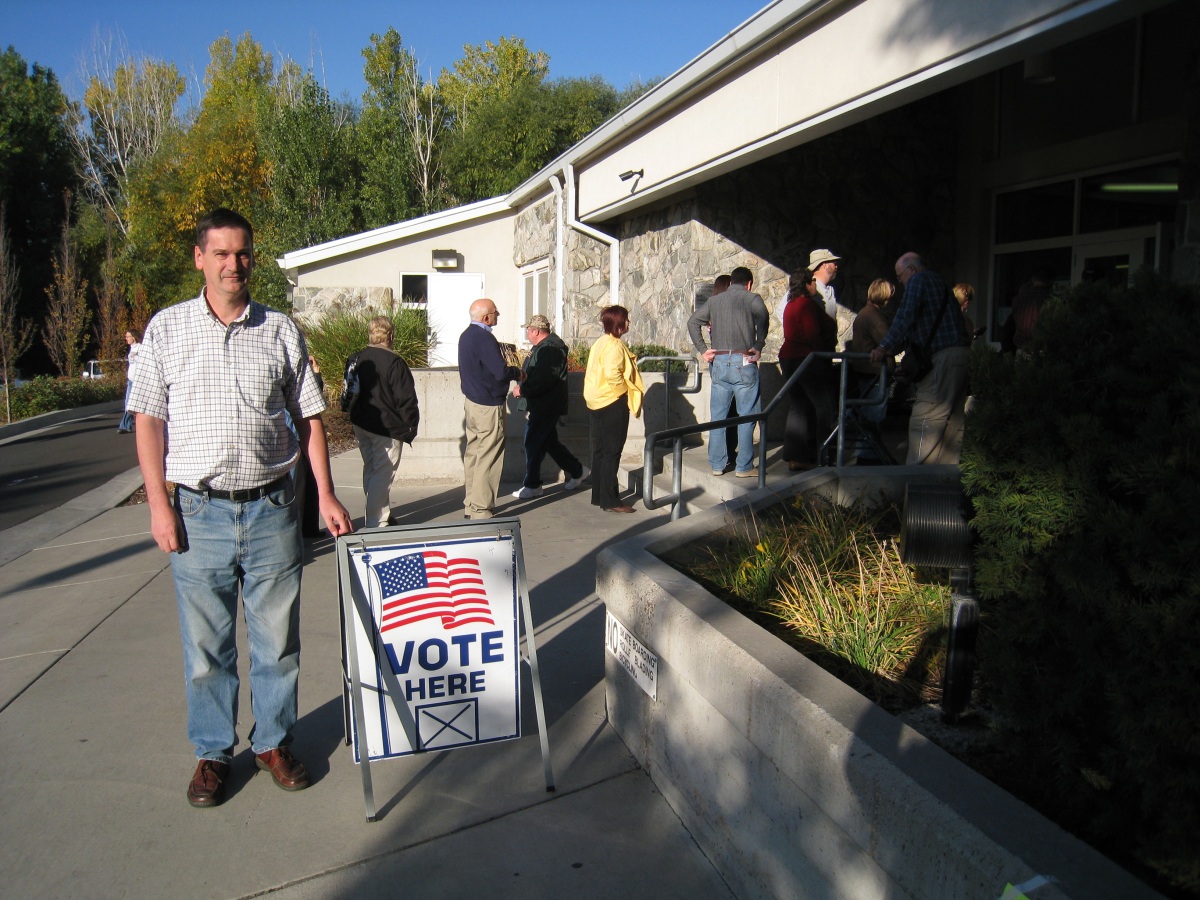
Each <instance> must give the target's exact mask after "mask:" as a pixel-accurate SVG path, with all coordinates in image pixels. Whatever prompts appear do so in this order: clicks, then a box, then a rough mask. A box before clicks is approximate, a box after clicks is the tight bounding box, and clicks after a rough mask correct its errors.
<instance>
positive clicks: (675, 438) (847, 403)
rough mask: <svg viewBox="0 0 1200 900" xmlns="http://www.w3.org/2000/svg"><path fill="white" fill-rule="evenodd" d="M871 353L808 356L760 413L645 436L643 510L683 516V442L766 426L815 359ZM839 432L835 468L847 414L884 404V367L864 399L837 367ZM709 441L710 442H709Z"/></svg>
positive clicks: (762, 452) (761, 466) (762, 474)
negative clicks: (660, 481) (667, 486)
mask: <svg viewBox="0 0 1200 900" xmlns="http://www.w3.org/2000/svg"><path fill="white" fill-rule="evenodd" d="M870 358H871V354H870V353H852V352H842V353H835V352H827V351H821V352H817V353H810V354H809V355H808V356H806V357H805V358H804V361H803V362H802V363H800V365H799V367H798V368H797V369H796V371H795V372H793V373H792V375H791V377H790V378H788V380H787V381H785V382H784V383H783V386H782V387H780V389H779V392H778V393H777V394H776V395H775V396H774V398H772V400H771V402H770V403H768V404H767V406H766V408H765V409H763V410H761V411H760V412H756V413H750V414H749V415H745V416H730V417H729V418H726V419H717V420H716V421H712V422H697V423H696V424H694V425H680V426H679V427H677V428H667V429H664V430H663V431H655V432H652V433H651V434H648V435H646V445H645V449H644V450H643V451H642V503H643V504H644V505H645V507H646V509H658V508H659V507H662V506H666V505H667V504H668V503H674V504H675V506H674V507H673V508H672V509H671V520H672V521H675V520H677V519H679V518H680V517H681V516H682V515H683V440H684V438H687V437H691V436H692V435H695V434H703V433H704V432H706V431H715V430H717V429H724V428H730V427H732V426H734V425H743V424H745V423H747V422H750V423H762V422H766V420H767V418H768V417H769V416H770V415H771V413H772V412H774V411H775V408H776V407H777V406H778V405H779V404H780V403H783V402H785V401H786V399H787V396H788V393H789V391H790V390H791V388H792V385H793V384H795V382H796V381H797V380H798V379H799V378H800V376H801V374H802V373H803V372H804V370H805V369H807V368H808V366H809V364H810V363H811V361H812V360H814V359H830V360H841V361H843V362H844V363H845V362H853V361H855V360H869V359H870ZM838 368H839V369H840V372H839V380H838V428H837V465H838V466H842V465H844V464H845V452H846V441H845V428H844V427H843V425H844V423H845V421H846V410H847V409H853V408H854V407H857V406H872V405H875V404H878V403H882V402H884V401H885V400H886V398H887V394H888V369H887V366H886V365H883V364H882V363H881V364H880V375H879V380H878V381H877V382H876V384H875V390H874V391H872V392H871V393H869V394H868V395H867V396H866V397H847V396H846V388H847V385H848V384H849V380H850V366H848V365H842V366H839V367H838ZM765 433H766V429H765V427H764V428H763V429H762V435H765ZM710 440H711V438H710ZM663 441H671V468H672V472H671V493H669V494H664V495H663V496H661V497H655V496H654V476H653V472H654V447H655V446H656V445H657V444H660V443H662V442H663ZM758 486H759V487H760V488H763V487H766V486H767V442H766V440H765V437H762V436H760V438H759V441H758Z"/></svg>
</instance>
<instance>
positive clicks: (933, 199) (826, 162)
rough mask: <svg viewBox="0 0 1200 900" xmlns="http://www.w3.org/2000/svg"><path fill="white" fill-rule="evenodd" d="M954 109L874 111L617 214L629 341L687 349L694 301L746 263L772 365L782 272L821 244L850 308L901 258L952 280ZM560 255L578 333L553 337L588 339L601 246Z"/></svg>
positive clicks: (576, 243)
mask: <svg viewBox="0 0 1200 900" xmlns="http://www.w3.org/2000/svg"><path fill="white" fill-rule="evenodd" d="M959 102H960V99H959V94H958V93H957V92H956V91H953V90H950V91H944V92H942V93H940V94H936V95H934V96H933V97H929V98H926V99H924V100H919V101H917V102H915V103H911V104H909V105H908V106H905V107H902V108H900V109H896V110H890V111H887V112H884V113H881V114H880V115H878V116H875V117H874V118H872V119H869V120H867V121H865V122H861V123H859V124H857V125H852V126H850V127H848V128H845V129H843V130H841V131H838V132H835V133H833V134H830V135H826V136H825V137H822V138H818V139H817V140H814V141H811V142H810V143H808V144H804V145H802V146H800V147H796V148H794V149H792V150H788V151H785V152H783V153H780V154H777V155H775V156H773V157H770V158H768V159H765V160H763V161H761V162H758V163H755V164H753V165H749V166H746V167H745V168H743V169H738V170H736V171H734V172H730V173H729V174H727V175H723V176H720V177H718V178H714V179H713V180H711V181H708V182H704V183H702V184H700V185H698V186H697V187H696V188H695V190H694V192H692V193H690V194H689V195H687V196H686V197H682V198H680V199H678V200H677V201H676V202H674V203H671V204H668V205H665V206H663V207H660V208H658V209H656V210H652V211H650V212H646V213H643V214H640V215H637V216H634V217H631V218H629V219H625V220H622V221H621V222H620V223H619V225H618V226H617V228H618V232H617V233H618V234H619V236H620V238H621V273H620V277H621V298H622V303H623V304H624V305H625V306H627V307H628V308H629V309H630V311H631V313H632V318H633V324H632V328H631V329H630V340H631V341H633V342H636V343H651V342H652V343H656V344H663V345H665V346H668V347H674V348H677V349H679V350H682V351H684V352H690V351H691V349H692V347H691V340H690V339H689V338H688V334H687V320H688V318H689V317H690V316H691V314H692V311H693V310H694V309H695V306H696V301H697V298H698V297H701V298H702V297H706V296H707V292H708V290H709V288H710V287H711V285H712V280H713V278H714V277H716V276H717V275H719V274H721V273H728V272H729V271H730V270H731V269H732V268H734V267H735V266H739V265H743V266H746V267H747V268H749V269H750V270H751V271H752V272H753V273H754V278H755V287H754V289H755V290H756V291H757V292H758V293H759V294H761V295H762V297H763V300H764V301H766V304H767V307H768V309H769V310H770V311H771V331H770V333H769V336H768V341H767V347H766V358H768V359H771V358H773V356H774V354H775V353H776V352H777V351H778V348H779V344H780V343H781V341H782V337H783V335H782V328H781V327H780V325H779V318H778V315H777V311H778V307H779V305H780V304H782V303H784V302H785V301H786V298H787V279H788V274H789V273H790V272H792V271H793V270H795V269H798V268H801V267H803V266H804V265H806V264H807V262H808V254H809V252H810V251H811V250H814V249H817V248H822V247H827V248H831V249H832V250H833V251H834V252H835V253H838V254H841V255H842V257H843V260H842V263H841V266H840V272H839V277H838V280H837V281H836V282H835V283H834V286H835V288H836V289H837V292H838V298H839V301H840V302H842V303H843V304H845V305H847V306H849V307H850V308H852V309H859V308H861V307H862V305H863V303H864V302H865V298H866V289H867V286H868V285H869V284H870V283H871V281H872V280H873V279H875V278H878V277H887V278H890V277H892V274H893V263H894V262H895V259H896V257H897V256H899V255H900V254H901V253H902V252H905V251H907V250H916V251H918V252H921V253H922V254H923V255H925V257H926V259H927V260H929V261H930V263H931V265H932V267H933V268H935V269H937V270H938V271H939V272H940V273H941V274H942V275H943V276H944V277H945V278H947V279H948V280H953V276H954V273H953V261H954V226H955V215H956V213H955V197H954V190H953V189H954V185H955V181H956V180H955V178H954V177H953V173H954V172H955V171H956V170H957V166H958V158H957V140H956V137H955V135H956V128H957V123H958V120H959V106H958V104H959ZM552 227H553V226H552V224H551V228H552ZM567 247H568V254H567V256H568V258H567V266H568V268H567V273H566V277H567V283H566V294H567V299H568V307H569V308H570V309H571V310H573V312H574V314H575V317H576V321H575V323H568V324H567V328H570V327H571V325H572V324H574V326H575V328H576V330H575V331H570V330H564V331H563V332H561V333H563V334H564V335H568V336H569V335H572V334H577V335H579V337H581V338H585V339H589V340H590V339H592V338H594V337H595V336H597V335H598V334H599V333H600V332H599V325H598V324H596V323H595V310H596V309H597V308H599V307H600V306H603V305H604V303H606V302H608V281H609V275H610V273H609V272H608V260H609V253H608V248H607V247H605V246H604V245H603V244H601V243H599V242H597V241H593V240H591V239H590V238H587V237H584V236H583V235H580V234H578V232H575V231H573V230H570V231H568V236H567ZM585 313H586V315H585ZM589 316H590V318H589ZM568 340H570V338H569V337H568Z"/></svg>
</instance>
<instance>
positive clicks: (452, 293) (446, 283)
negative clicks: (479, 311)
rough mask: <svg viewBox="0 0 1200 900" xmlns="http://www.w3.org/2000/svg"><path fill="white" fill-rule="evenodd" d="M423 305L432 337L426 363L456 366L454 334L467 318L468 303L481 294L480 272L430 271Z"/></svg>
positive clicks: (468, 313)
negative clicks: (426, 302)
mask: <svg viewBox="0 0 1200 900" xmlns="http://www.w3.org/2000/svg"><path fill="white" fill-rule="evenodd" d="M428 296H429V299H428V305H427V307H426V310H427V313H428V316H429V331H430V334H431V336H432V338H433V341H432V346H431V347H430V349H429V365H430V367H435V366H457V365H458V337H459V335H461V334H462V333H463V329H464V328H466V327H467V324H468V323H469V322H470V321H471V316H470V312H469V310H470V308H471V304H472V303H473V302H474V301H476V300H478V299H479V298H480V297H482V296H483V276H482V275H472V274H469V273H466V272H431V273H430V275H429V295H428Z"/></svg>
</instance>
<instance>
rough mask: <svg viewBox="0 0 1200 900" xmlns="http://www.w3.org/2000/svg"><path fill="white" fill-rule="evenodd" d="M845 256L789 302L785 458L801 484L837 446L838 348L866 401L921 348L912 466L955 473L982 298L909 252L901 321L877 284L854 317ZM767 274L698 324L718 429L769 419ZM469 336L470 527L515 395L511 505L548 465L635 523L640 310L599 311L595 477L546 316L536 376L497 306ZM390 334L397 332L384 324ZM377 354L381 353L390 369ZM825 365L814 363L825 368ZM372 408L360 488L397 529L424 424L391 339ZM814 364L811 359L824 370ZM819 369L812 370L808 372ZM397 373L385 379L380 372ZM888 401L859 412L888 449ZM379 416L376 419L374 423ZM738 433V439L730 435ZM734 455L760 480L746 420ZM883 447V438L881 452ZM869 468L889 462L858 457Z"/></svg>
mask: <svg viewBox="0 0 1200 900" xmlns="http://www.w3.org/2000/svg"><path fill="white" fill-rule="evenodd" d="M840 261H841V257H840V256H838V255H837V254H835V253H833V252H832V251H831V250H828V249H819V250H813V251H812V252H811V253H810V254H809V259H808V265H807V266H806V267H805V268H803V269H799V270H797V271H796V272H794V273H793V274H792V276H791V277H790V279H789V286H788V294H787V298H786V302H785V303H783V304H781V305H780V312H779V318H780V321H781V323H782V326H783V342H782V345H781V347H780V350H779V363H780V368H781V370H782V374H783V377H784V379H785V381H787V380H789V379H790V378H791V377H792V375H793V374H794V373H795V372H796V371H797V370H799V369H801V368H803V371H802V372H801V374H800V375H799V376H798V378H797V380H796V381H795V383H794V384H792V385H791V386H790V389H789V391H788V413H787V423H786V427H785V430H784V446H783V454H782V456H783V460H784V461H785V462H786V463H787V467H788V470H789V471H802V470H806V469H810V468H813V467H814V466H816V465H818V461H819V459H820V452H821V448H822V445H823V443H824V442H825V439H826V438H827V437H828V436H829V435H830V434H831V433H832V432H833V430H834V428H836V427H837V425H838V421H837V420H838V396H837V394H838V381H839V379H838V368H837V366H836V365H835V364H834V363H833V361H832V360H831V359H830V358H829V357H828V356H826V354H828V353H831V352H833V351H837V350H847V351H853V352H855V353H859V354H869V355H870V356H869V360H868V359H863V358H861V357H860V358H858V359H856V360H853V361H851V362H849V363H847V365H849V366H850V378H849V384H850V386H851V390H853V391H855V392H857V394H858V396H867V394H868V392H869V391H871V390H872V389H873V388H874V385H875V384H876V381H877V379H878V378H879V374H880V367H881V366H886V367H889V368H894V366H895V361H896V357H897V356H898V355H899V354H901V353H903V352H904V351H906V350H910V349H913V348H915V352H914V353H913V354H912V355H913V356H918V355H927V356H928V357H929V358H930V361H931V365H930V366H929V370H928V371H927V372H921V373H920V374H919V377H917V378H916V379H915V381H914V383H913V384H912V391H913V397H914V403H913V412H912V417H911V419H910V423H909V445H908V457H907V462H908V463H909V464H917V463H952V462H957V461H958V455H959V449H960V447H961V440H962V425H963V412H962V409H963V402H964V399H965V396H964V395H965V391H966V350H967V348H968V347H969V344H970V341H971V339H972V338H973V336H974V335H973V332H974V328H973V326H972V324H971V321H970V319H969V317H968V315H967V312H966V310H967V307H968V305H969V304H970V302H971V300H972V298H973V295H974V291H973V289H972V288H971V286H970V285H967V284H958V285H955V287H954V290H953V292H952V291H950V290H948V289H947V288H946V285H945V284H944V282H943V281H942V279H941V278H940V276H938V275H937V274H936V273H934V272H932V271H931V270H929V269H928V268H927V267H926V266H925V264H924V262H923V260H922V259H921V257H920V256H919V255H917V254H915V253H906V254H904V255H903V256H901V257H900V258H899V259H898V260H897V261H896V264H895V275H896V281H897V282H898V283H899V284H900V285H901V286H902V287H903V288H904V292H903V294H902V296H901V299H900V301H899V304H898V305H897V308H896V309H895V312H894V315H893V314H892V311H891V309H890V307H891V305H892V301H893V298H894V297H895V295H896V293H897V288H896V284H895V283H893V282H892V281H890V280H888V279H884V278H877V279H875V280H874V281H873V282H872V283H871V285H870V287H869V288H868V289H867V297H866V301H867V302H866V304H865V305H864V306H863V308H862V309H861V310H859V311H858V312H857V313H856V314H855V313H850V312H849V311H848V307H846V306H844V305H843V304H842V303H841V302H839V300H838V297H837V294H836V292H835V288H834V286H833V281H834V280H835V279H836V277H837V274H838V264H839V262H840ZM753 288H754V275H753V273H752V272H751V271H750V270H749V269H748V268H746V267H744V266H739V267H737V268H735V269H733V270H732V272H730V273H729V274H728V275H719V276H717V277H716V278H715V279H714V282H713V287H712V291H711V293H710V294H709V295H708V297H707V298H706V299H704V301H703V302H702V303H700V305H699V306H698V307H697V309H696V310H695V312H694V313H693V314H692V316H691V317H690V318H689V320H688V334H689V337H690V338H691V340H692V343H693V345H694V346H695V349H696V352H697V354H698V355H699V356H700V357H701V358H702V359H703V360H704V362H706V363H707V364H708V366H709V376H710V379H711V380H710V403H711V408H710V413H711V420H713V421H715V420H718V419H724V418H726V417H728V416H731V415H736V416H738V417H741V416H749V415H753V414H755V413H758V412H759V411H761V409H762V397H761V380H760V376H759V365H760V362H761V355H762V351H763V347H764V345H765V344H766V340H767V335H768V331H769V329H770V327H771V316H770V314H769V312H768V310H767V306H766V303H765V302H764V301H763V298H762V297H761V296H760V295H759V294H757V293H755V292H754V290H753ZM469 312H470V319H471V321H470V323H469V324H468V326H467V328H466V329H465V330H464V331H463V333H462V335H461V337H460V339H459V379H460V387H461V390H462V393H463V398H464V401H463V402H464V422H465V430H466V439H465V444H464V448H465V449H464V453H463V482H464V498H463V514H464V516H465V517H466V518H468V519H488V518H491V517H492V516H493V515H495V512H496V502H497V497H498V495H499V488H500V479H501V475H502V472H503V460H504V448H505V441H506V437H507V435H506V419H507V403H508V397H509V394H510V393H511V394H512V396H513V397H514V398H515V399H516V400H517V403H518V409H520V410H522V411H525V412H526V413H527V415H528V418H527V421H526V424H525V429H524V436H523V444H524V451H525V473H524V477H523V479H522V483H521V486H520V487H519V488H518V489H517V490H516V491H514V492H513V494H512V496H513V497H514V498H515V499H517V500H529V499H533V498H536V497H539V496H542V494H543V493H544V490H545V488H544V484H543V478H542V465H543V462H544V461H545V458H546V457H547V456H549V457H550V458H551V459H552V460H553V461H554V462H555V464H556V465H557V466H558V467H559V468H560V469H561V470H562V471H563V487H564V489H565V490H568V491H572V490H575V489H577V488H578V487H580V486H581V485H582V484H583V483H584V482H586V481H589V480H590V481H591V485H592V503H593V505H595V506H597V507H599V508H600V509H602V510H606V511H610V512H617V513H631V512H633V511H634V510H633V507H632V506H631V505H630V504H629V503H628V502H627V500H623V499H622V498H621V496H620V493H619V491H618V485H617V467H618V464H619V461H620V456H621V450H622V447H623V446H624V443H625V440H626V437H627V435H628V427H629V420H630V417H631V416H633V417H636V416H638V415H640V411H641V406H642V397H643V395H644V393H645V386H644V384H643V383H642V379H641V375H640V373H639V372H638V370H637V366H636V363H635V360H634V358H633V355H632V354H631V352H630V351H629V349H628V348H627V347H626V346H625V344H624V342H623V340H622V338H623V336H624V335H625V334H626V333H627V332H628V331H629V327H630V315H629V311H628V310H627V309H625V308H624V307H622V306H610V307H608V308H606V309H604V310H603V311H602V312H601V314H600V322H601V325H602V327H603V330H604V334H603V335H602V336H601V337H600V338H599V339H598V340H597V341H596V342H595V344H594V345H593V346H592V348H591V351H590V355H589V361H588V367H587V371H586V373H585V375H584V386H583V399H584V401H585V403H586V405H587V408H588V415H589V419H590V422H591V426H592V434H593V438H594V440H593V445H594V448H593V453H592V456H591V459H590V460H589V462H590V465H585V464H584V463H583V462H581V461H580V460H579V459H578V458H577V457H576V456H575V455H574V454H573V453H572V452H571V450H570V449H569V448H568V447H567V446H566V445H565V444H564V443H563V442H562V441H561V439H560V438H559V435H558V425H559V422H560V419H561V418H562V417H563V416H564V415H565V414H566V411H567V401H568V391H567V356H568V349H567V346H566V343H565V342H564V341H563V340H562V338H561V337H559V336H558V335H556V334H555V333H554V332H553V329H552V326H551V323H550V321H549V320H548V319H547V318H546V317H545V316H543V315H535V316H533V317H531V319H530V321H529V322H526V323H524V324H523V325H522V328H524V330H525V335H526V338H527V339H528V341H529V344H530V348H531V351H530V353H529V355H528V357H527V358H526V359H525V361H524V363H523V365H519V366H518V365H515V364H514V363H515V362H516V360H508V359H506V358H505V355H504V352H503V350H502V348H501V345H500V343H499V342H498V340H497V339H496V336H495V335H494V334H493V333H492V330H493V328H494V327H495V325H496V323H497V322H498V320H499V316H500V312H499V310H498V309H497V308H496V304H495V303H494V302H493V301H492V300H490V299H487V298H483V299H480V300H477V301H475V302H474V303H472V304H471V307H470V311H469ZM375 324H378V326H379V327H380V328H381V329H382V328H383V327H384V325H387V326H388V328H389V329H390V323H388V320H387V319H386V318H385V317H380V319H378V320H377V321H376V322H375V323H373V327H374V325H375ZM380 354H384V355H383V356H381V355H380ZM814 354H815V356H814ZM356 357H358V358H359V362H360V366H361V368H360V375H359V377H360V379H361V380H362V383H363V387H362V391H363V399H362V400H361V401H360V405H359V409H360V412H358V413H354V414H352V417H351V419H352V422H353V423H354V425H355V433H356V435H358V437H359V446H360V450H361V452H362V455H363V465H364V473H363V487H364V492H365V493H366V494H367V514H366V517H365V522H366V524H367V526H368V527H377V526H379V525H386V524H388V523H389V522H390V521H391V518H390V505H389V500H388V495H389V492H390V488H391V485H392V483H393V481H394V479H395V477H396V475H397V472H398V467H399V459H400V454H401V447H402V444H403V443H411V440H412V438H413V437H414V436H415V435H416V428H417V422H418V421H419V412H418V410H417V408H416V397H415V393H414V390H413V387H412V375H411V373H410V372H408V369H407V366H405V365H404V363H403V361H402V360H400V359H399V357H397V356H395V354H392V353H391V352H390V333H389V334H387V335H384V334H383V333H382V331H381V332H380V334H378V335H376V334H375V333H374V332H372V336H371V339H370V344H369V345H368V347H367V348H364V350H363V351H361V352H360V354H356ZM810 357H813V358H812V359H811V360H810V359H809V358H810ZM806 360H808V362H807V364H805V363H806ZM379 366H385V369H386V371H385V377H380V376H379V375H378V374H376V369H377V367H379ZM885 414H886V402H883V403H880V404H875V405H874V406H872V407H870V408H863V409H861V410H860V413H859V419H860V424H862V426H863V427H864V428H865V429H866V430H868V431H871V432H872V433H873V434H875V436H876V438H877V439H878V438H879V437H880V434H879V429H878V427H877V424H876V423H878V422H879V421H881V420H882V418H883V416H884V415H885ZM368 419H369V421H368ZM730 431H731V432H732V431H733V429H730ZM736 432H737V439H736V443H735V444H729V445H727V443H726V440H725V435H724V434H723V433H722V434H720V435H719V436H718V435H717V434H715V433H713V434H711V435H710V439H709V441H708V461H709V468H710V470H711V472H712V474H713V475H723V474H725V473H726V471H727V470H728V467H729V463H730V456H733V457H734V459H733V474H734V475H735V476H736V477H739V478H742V477H746V478H749V477H757V472H756V471H755V465H756V462H755V453H754V424H753V423H739V424H738V425H737V427H736ZM872 443H874V444H876V445H878V444H879V443H880V441H879V440H876V441H874V442H872ZM858 460H859V462H860V463H861V464H870V463H875V462H879V461H881V460H880V459H879V458H878V456H877V455H876V454H874V453H873V452H872V451H871V450H870V449H869V448H865V447H860V449H859V457H858Z"/></svg>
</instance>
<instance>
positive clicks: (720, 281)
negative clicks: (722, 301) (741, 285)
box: [713, 275, 731, 290]
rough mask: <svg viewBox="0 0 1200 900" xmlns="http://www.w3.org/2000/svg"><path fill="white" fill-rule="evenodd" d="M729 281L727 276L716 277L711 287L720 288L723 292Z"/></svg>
mask: <svg viewBox="0 0 1200 900" xmlns="http://www.w3.org/2000/svg"><path fill="white" fill-rule="evenodd" d="M730 281H731V279H730V277H729V276H728V275H718V276H717V277H716V278H714V279H713V287H714V288H720V289H721V290H725V288H727V287H729V282H730Z"/></svg>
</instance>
